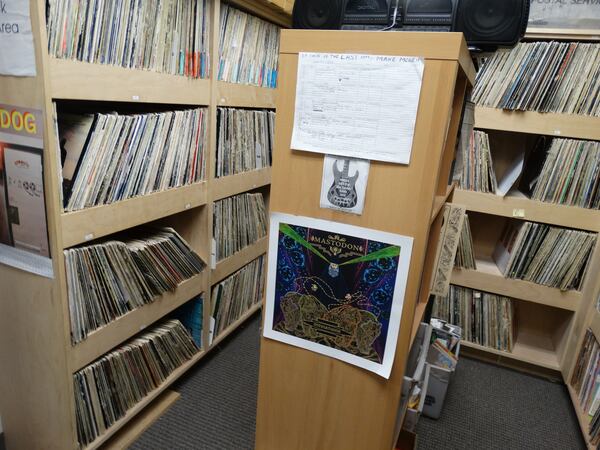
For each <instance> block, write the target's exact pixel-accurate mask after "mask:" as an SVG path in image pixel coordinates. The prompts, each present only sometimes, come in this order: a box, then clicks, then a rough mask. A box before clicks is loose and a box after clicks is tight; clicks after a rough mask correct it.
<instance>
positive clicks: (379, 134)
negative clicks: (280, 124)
mask: <svg viewBox="0 0 600 450" xmlns="http://www.w3.org/2000/svg"><path fill="white" fill-rule="evenodd" d="M424 67H425V65H424V62H423V59H422V58H415V57H406V56H382V55H360V54H337V53H300V55H299V59H298V81H297V85H296V111H295V116H294V130H293V133H292V144H291V148H292V149H294V150H305V151H309V152H317V153H325V154H332V155H338V156H345V157H350V158H362V159H366V160H371V161H387V162H392V163H399V164H409V163H410V155H411V151H412V143H413V135H414V132H415V124H416V121H417V110H418V107H419V98H420V95H421V83H422V79H423V70H424Z"/></svg>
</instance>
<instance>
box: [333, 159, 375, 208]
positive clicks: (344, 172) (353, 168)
mask: <svg viewBox="0 0 600 450" xmlns="http://www.w3.org/2000/svg"><path fill="white" fill-rule="evenodd" d="M369 166H370V163H369V161H365V160H363V159H352V158H340V157H335V156H325V158H324V162H323V182H322V184H321V208H329V209H335V210H338V211H344V212H348V213H352V214H359V215H360V214H362V213H363V209H364V207H365V194H366V190H367V180H368V179H369Z"/></svg>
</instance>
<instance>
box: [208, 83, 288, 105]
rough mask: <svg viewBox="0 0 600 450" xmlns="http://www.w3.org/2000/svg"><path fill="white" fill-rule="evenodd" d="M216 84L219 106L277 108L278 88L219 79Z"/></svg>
mask: <svg viewBox="0 0 600 450" xmlns="http://www.w3.org/2000/svg"><path fill="white" fill-rule="evenodd" d="M216 84H217V93H216V96H217V97H216V98H217V105H218V106H227V107H235V108H269V109H275V97H276V94H277V90H276V89H271V88H266V87H258V86H249V85H245V84H235V83H227V82H225V81H218V82H217V83H216Z"/></svg>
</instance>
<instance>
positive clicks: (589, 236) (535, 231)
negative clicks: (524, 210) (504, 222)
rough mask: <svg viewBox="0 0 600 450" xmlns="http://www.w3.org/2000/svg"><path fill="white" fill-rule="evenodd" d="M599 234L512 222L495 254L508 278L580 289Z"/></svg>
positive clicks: (539, 224)
mask: <svg viewBox="0 0 600 450" xmlns="http://www.w3.org/2000/svg"><path fill="white" fill-rule="evenodd" d="M596 238H597V235H596V234H595V233H588V232H585V231H579V230H571V229H565V228H559V227H552V226H549V225H545V224H541V223H533V222H509V224H508V226H507V227H506V229H505V230H504V232H503V234H502V236H501V238H500V241H499V242H498V244H497V246H496V249H495V251H494V255H493V257H494V260H495V261H496V263H497V264H498V267H499V269H500V270H501V271H502V272H503V274H504V276H505V277H507V278H516V279H521V280H525V281H531V282H534V283H538V284H542V285H544V286H549V287H555V288H560V289H561V290H569V289H576V290H579V289H581V284H582V282H583V279H584V277H585V272H586V269H587V267H588V262H589V259H590V258H591V254H592V249H593V248H594V245H595V244H596Z"/></svg>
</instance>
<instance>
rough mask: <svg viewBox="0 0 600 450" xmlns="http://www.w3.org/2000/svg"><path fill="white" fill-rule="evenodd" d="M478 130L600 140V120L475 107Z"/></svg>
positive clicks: (582, 116) (579, 116)
mask: <svg viewBox="0 0 600 450" xmlns="http://www.w3.org/2000/svg"><path fill="white" fill-rule="evenodd" d="M475 128H483V129H489V130H499V131H513V132H517V133H529V134H543V135H547V136H554V137H559V138H574V139H589V140H594V141H600V117H593V116H584V115H577V114H557V113H539V112H534V111H508V110H502V109H498V108H489V107H483V106H476V107H475Z"/></svg>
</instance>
